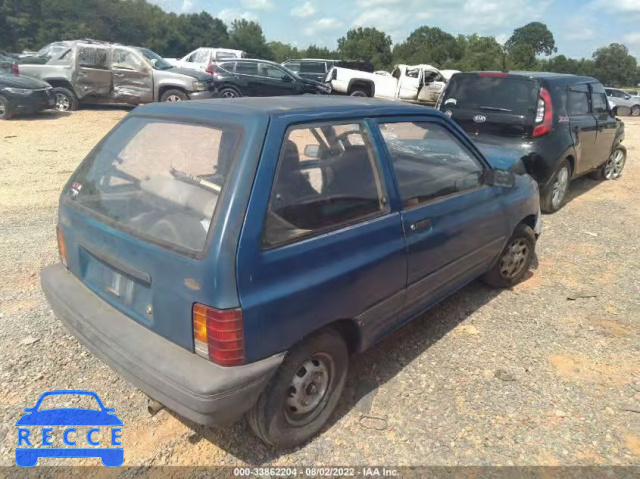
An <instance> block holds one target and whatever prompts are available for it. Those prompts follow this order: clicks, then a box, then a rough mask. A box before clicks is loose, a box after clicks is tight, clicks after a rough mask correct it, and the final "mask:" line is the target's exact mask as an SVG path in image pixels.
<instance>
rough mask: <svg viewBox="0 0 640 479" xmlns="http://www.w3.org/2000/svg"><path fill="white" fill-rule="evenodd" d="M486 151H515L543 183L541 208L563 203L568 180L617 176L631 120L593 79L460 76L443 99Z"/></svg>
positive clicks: (442, 104)
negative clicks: (623, 119) (617, 111)
mask: <svg viewBox="0 0 640 479" xmlns="http://www.w3.org/2000/svg"><path fill="white" fill-rule="evenodd" d="M438 108H439V109H440V110H442V111H443V112H445V114H446V115H447V116H449V117H451V118H453V120H455V121H456V123H458V124H459V125H460V126H461V127H462V128H463V129H464V130H465V131H466V132H467V133H468V134H469V135H470V136H471V138H472V139H473V140H474V141H475V143H476V144H477V145H478V146H479V147H480V148H481V149H485V151H486V150H487V149H488V150H490V149H492V148H508V149H510V150H512V151H513V154H515V155H517V156H518V157H520V158H521V159H522V162H523V163H524V165H525V168H526V170H527V172H528V173H529V174H530V175H531V176H533V177H534V178H535V179H536V180H537V181H538V183H539V185H540V191H541V195H542V199H541V204H542V210H543V211H545V212H547V213H553V212H555V211H557V210H558V209H560V207H561V206H562V204H563V202H564V199H565V195H566V193H567V189H568V187H569V181H570V180H571V179H573V178H576V177H578V176H581V175H584V174H586V173H592V174H593V176H595V177H597V178H603V179H617V178H618V177H619V176H620V174H621V173H622V169H623V168H624V164H625V160H626V149H625V147H624V146H622V144H621V142H622V140H623V139H624V123H622V122H621V121H619V120H617V119H616V117H615V114H614V112H612V111H611V109H610V107H609V102H608V101H607V96H606V94H605V88H604V87H603V86H602V84H600V82H598V81H597V80H596V79H594V78H590V77H581V76H575V75H564V74H558V73H531V72H472V73H458V74H456V75H454V76H453V77H452V78H451V81H450V82H449V85H448V86H447V88H446V90H445V91H444V93H443V95H442V98H441V99H440V101H439V102H438Z"/></svg>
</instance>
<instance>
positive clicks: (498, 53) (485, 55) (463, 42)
mask: <svg viewBox="0 0 640 479" xmlns="http://www.w3.org/2000/svg"><path fill="white" fill-rule="evenodd" d="M456 41H457V42H458V44H459V45H460V48H461V49H462V51H463V54H462V58H461V59H460V60H459V61H457V62H455V63H454V65H453V67H454V68H455V69H456V70H462V71H471V70H502V69H504V68H505V58H504V57H505V51H504V48H503V47H502V45H500V44H499V43H498V42H497V40H496V39H495V37H481V36H479V35H476V34H475V33H474V34H473V35H468V36H465V35H459V36H458V38H457V39H456Z"/></svg>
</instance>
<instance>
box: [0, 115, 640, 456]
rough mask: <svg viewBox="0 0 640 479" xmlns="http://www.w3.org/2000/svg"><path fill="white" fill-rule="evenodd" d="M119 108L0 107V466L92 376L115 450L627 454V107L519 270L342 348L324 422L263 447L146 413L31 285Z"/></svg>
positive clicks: (632, 261) (633, 294) (636, 327)
mask: <svg viewBox="0 0 640 479" xmlns="http://www.w3.org/2000/svg"><path fill="white" fill-rule="evenodd" d="M126 113H127V111H126V110H123V109H101V110H82V111H78V112H74V113H72V114H66V115H61V114H56V113H46V114H43V115H37V116H31V117H27V118H21V119H16V120H12V121H6V122H1V123H0V278H2V281H0V418H2V422H1V423H0V465H11V464H13V455H14V452H13V451H14V448H15V447H16V437H17V436H16V427H15V422H16V420H17V419H18V418H19V417H20V416H21V415H22V414H23V409H24V408H25V407H31V406H33V405H34V403H35V401H36V400H37V398H38V397H39V396H40V394H41V393H42V392H43V391H48V390H52V389H89V390H93V391H96V392H97V393H98V394H99V395H100V397H101V398H102V400H103V401H104V402H105V403H106V404H107V406H108V407H114V408H115V409H116V413H117V415H118V416H119V417H120V418H121V419H122V420H123V421H124V428H123V446H124V450H125V464H129V465H242V464H251V465H269V464H274V465H298V466H301V465H340V464H349V465H371V464H388V465H480V466H481V465H640V341H639V337H640V206H639V203H638V201H639V195H638V192H639V191H640V163H639V162H638V159H639V154H640V119H631V118H627V119H625V123H626V125H627V136H626V140H625V144H626V146H627V148H628V149H629V160H628V163H627V167H626V170H625V173H624V175H623V177H622V178H621V179H620V180H619V181H615V182H602V183H600V182H596V181H593V180H590V179H579V180H577V181H575V182H573V183H572V185H571V192H570V200H569V203H568V204H567V205H566V207H565V208H563V209H562V210H561V211H560V212H559V213H557V214H555V215H551V216H545V218H544V230H543V234H542V237H541V238H540V241H539V243H538V259H537V262H536V268H535V270H534V271H533V273H532V274H531V275H530V277H529V278H528V279H527V280H526V281H525V282H524V283H523V284H521V285H519V286H517V287H515V288H513V289H512V290H508V291H502V292H496V291H492V290H488V289H486V288H485V287H484V286H482V285H481V284H479V283H473V284H471V285H469V286H468V287H466V288H465V289H463V290H462V291H461V292H459V293H458V294H456V295H455V296H453V297H452V298H450V299H448V300H446V301H445V302H443V303H442V304H440V305H439V306H437V307H436V308H434V309H433V310H431V311H430V312H428V313H427V314H425V315H424V316H423V317H422V318H421V319H418V320H416V321H415V322H414V323H413V324H411V325H409V326H408V327H406V328H404V329H403V330H401V331H400V332H399V333H397V334H396V335H394V336H393V337H391V338H389V339H387V340H386V341H384V342H383V343H382V344H380V345H378V346H376V347H375V348H373V349H372V350H370V351H369V352H367V353H365V354H364V355H361V356H357V357H354V358H353V360H352V363H351V364H352V367H351V371H350V374H349V379H348V386H347V388H346V391H345V394H344V397H343V399H342V401H341V402H340V404H339V407H338V410H337V411H336V413H335V414H334V415H333V418H332V419H331V421H330V424H329V426H328V427H326V428H325V429H324V431H323V432H322V434H320V435H319V436H318V437H316V438H315V439H313V440H312V441H311V442H309V443H308V444H307V445H305V446H303V447H301V448H299V449H297V450H294V451H285V452H278V451H274V450H272V449H270V448H269V447H266V446H265V445H263V444H262V443H261V442H259V441H258V440H257V439H255V438H254V437H253V435H252V434H251V432H250V430H249V428H248V426H247V424H246V423H245V422H244V421H242V422H240V423H238V424H236V425H234V426H232V427H229V428H226V429H220V430H217V429H213V428H207V427H201V426H197V425H194V424H192V423H190V422H188V421H186V420H184V419H182V418H180V417H177V416H176V415H174V414H173V413H171V412H169V411H166V410H163V411H161V412H159V413H158V414H157V415H155V416H150V415H149V413H148V412H147V399H146V397H145V396H144V395H143V394H142V393H141V392H140V391H139V390H137V389H136V388H134V387H133V386H131V385H129V384H128V383H127V382H126V381H124V380H123V379H121V378H120V377H119V376H117V375H116V374H115V373H113V372H112V371H111V370H110V369H109V368H108V367H106V366H105V365H104V364H103V363H102V362H100V361H99V360H98V359H96V358H95V357H94V356H93V355H92V354H90V353H89V352H88V351H87V350H86V349H85V348H84V347H82V346H81V345H80V344H79V343H78V342H77V341H76V340H75V339H74V338H73V337H72V336H70V335H69V334H68V333H67V332H66V331H65V329H64V328H63V327H62V326H61V324H60V322H59V321H58V320H57V319H56V318H55V317H54V315H53V313H52V312H51V310H50V309H49V307H48V305H47V303H46V301H45V299H44V296H43V294H42V292H41V290H40V286H39V271H40V269H41V268H42V267H43V266H45V265H49V264H52V263H55V262H57V261H58V255H57V250H56V241H55V225H56V207H57V201H58V195H59V193H60V191H61V189H62V186H63V184H64V182H65V181H66V180H67V179H68V177H69V175H70V174H71V172H72V171H73V170H74V169H75V168H76V166H77V165H78V163H79V162H80V161H81V160H82V158H83V157H84V156H85V155H86V154H87V153H88V152H89V150H90V149H91V148H92V147H93V146H94V145H95V144H96V142H97V141H98V140H99V139H100V138H102V136H103V135H104V134H105V133H107V132H108V131H109V130H110V129H111V128H112V127H113V125H114V124H115V123H116V122H117V121H118V120H119V119H121V118H122V117H123V116H125V115H126ZM53 461H56V460H42V461H41V463H42V464H60V463H59V462H53ZM68 463H74V464H75V462H68ZM86 464H96V465H97V464H99V461H98V460H97V459H95V460H87V461H86Z"/></svg>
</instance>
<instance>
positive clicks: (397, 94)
mask: <svg viewBox="0 0 640 479" xmlns="http://www.w3.org/2000/svg"><path fill="white" fill-rule="evenodd" d="M454 73H458V70H438V69H437V68H436V67H433V66H431V65H396V66H395V68H394V69H393V72H392V73H387V72H384V71H377V72H375V73H366V72H361V71H357V70H350V69H348V68H340V67H333V68H332V69H331V70H330V71H329V72H328V73H327V77H326V79H325V82H326V83H327V84H329V85H330V86H331V89H332V91H333V92H334V93H337V94H343V95H351V96H368V97H375V98H387V99H393V100H404V101H409V102H416V103H426V104H430V105H433V104H435V103H436V102H437V101H438V98H439V97H440V93H442V90H444V87H445V86H446V84H447V82H448V81H449V79H450V78H451V77H452V76H453V74H454Z"/></svg>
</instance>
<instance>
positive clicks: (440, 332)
mask: <svg viewBox="0 0 640 479" xmlns="http://www.w3.org/2000/svg"><path fill="white" fill-rule="evenodd" d="M537 268H538V259H537V257H534V261H533V263H532V267H531V271H529V272H528V273H527V275H526V276H525V279H524V281H525V282H526V281H528V280H529V279H530V278H532V277H533V276H534V274H535V273H534V271H535V270H536V269H537ZM500 293H501V290H494V289H490V288H488V287H486V286H484V285H483V284H482V283H481V282H480V281H474V282H472V283H471V284H469V285H467V286H465V287H464V288H462V290H460V291H458V292H457V293H456V294H454V295H452V296H450V297H449V298H448V299H446V300H444V301H442V302H441V303H440V304H438V305H436V306H435V307H433V308H431V309H430V310H429V311H427V312H426V313H424V314H422V315H421V316H420V317H418V318H417V319H415V320H414V321H412V322H410V323H409V324H407V325H406V326H404V327H402V328H401V329H400V330H398V331H397V332H395V333H394V334H392V335H391V336H390V337H388V338H386V339H385V340H383V341H382V342H381V343H379V344H377V345H376V346H374V347H373V348H371V349H369V350H368V351H366V352H364V353H363V354H360V355H355V356H352V357H351V362H350V364H349V367H350V370H349V375H348V377H347V382H346V386H345V389H344V391H343V394H342V398H341V400H340V402H339V403H338V406H337V408H336V410H335V411H334V413H333V414H332V416H331V418H330V419H329V421H328V422H327V424H326V425H325V426H324V428H323V429H322V431H321V432H320V435H322V434H323V433H324V432H326V431H327V430H328V429H330V428H331V427H333V426H334V425H335V424H336V423H337V422H338V421H340V420H341V419H342V418H343V417H344V416H345V415H347V414H348V413H350V412H351V411H352V410H354V409H355V410H356V414H357V415H358V416H359V424H360V426H361V427H363V428H366V429H381V430H383V429H384V428H385V423H386V419H385V418H384V417H376V416H372V415H370V414H369V410H370V409H371V406H372V403H373V400H374V396H375V393H376V391H377V389H378V388H379V387H380V386H381V385H383V384H385V383H386V382H388V381H389V380H391V379H393V378H394V377H395V376H396V375H397V374H398V373H400V372H401V371H402V370H403V369H404V367H405V366H406V365H408V364H410V363H411V362H412V361H414V360H415V359H416V358H417V357H419V356H420V355H421V354H423V353H424V352H425V351H426V350H428V349H429V348H430V347H431V346H433V345H434V344H436V343H437V342H438V341H439V340H440V339H441V338H443V337H444V336H445V335H447V334H448V333H449V332H450V331H451V330H453V329H454V328H455V327H456V326H458V325H460V324H461V323H463V322H464V321H465V320H466V319H467V318H468V317H469V316H470V315H471V314H472V313H474V312H476V311H477V310H478V309H480V308H482V307H483V306H485V305H486V304H487V303H489V302H490V301H491V300H493V299H494V298H495V297H496V296H498V295H499V294H500ZM168 412H169V414H171V415H172V416H174V417H175V418H176V419H178V420H179V421H180V422H182V423H183V424H185V425H186V426H188V427H189V428H190V429H192V431H193V434H191V435H190V436H189V438H188V440H189V442H190V443H192V444H196V443H198V442H200V441H209V442H211V443H212V444H214V445H215V446H217V447H219V448H220V449H223V450H224V451H226V452H227V453H228V454H231V455H232V456H234V457H236V458H238V459H240V460H241V461H244V462H246V463H248V464H251V465H261V464H265V463H269V462H272V461H275V460H277V459H278V458H279V457H280V456H281V455H282V454H285V453H288V452H291V451H279V450H277V449H274V448H271V447H269V446H267V445H265V444H264V443H263V442H261V441H260V440H259V439H258V438H257V437H256V436H254V435H253V433H252V431H251V429H250V427H249V425H248V424H247V422H246V420H245V419H243V420H242V421H240V422H238V423H237V424H234V425H232V426H229V427H226V428H213V427H206V426H200V425H198V424H195V423H193V422H191V421H189V420H187V419H184V418H182V417H181V416H178V415H177V414H175V413H174V412H172V411H168ZM316 440H318V436H316V438H312V439H311V440H310V441H309V442H308V443H307V444H305V445H303V446H301V447H303V448H304V447H306V446H307V445H309V444H312V443H313V442H314V441H316Z"/></svg>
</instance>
